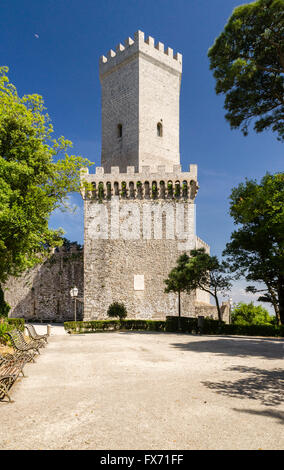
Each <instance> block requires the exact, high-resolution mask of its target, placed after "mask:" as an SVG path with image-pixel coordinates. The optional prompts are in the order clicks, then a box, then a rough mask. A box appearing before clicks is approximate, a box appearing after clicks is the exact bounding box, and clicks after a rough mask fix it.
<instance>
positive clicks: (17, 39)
mask: <svg viewBox="0 0 284 470" xmlns="http://www.w3.org/2000/svg"><path fill="white" fill-rule="evenodd" d="M242 3H247V2H242V1H241V0H175V1H172V0H155V2H153V1H149V0H136V1H134V0H128V1H127V0H120V1H115V0H103V1H97V0H80V1H79V0H44V1H42V0H25V1H22V0H1V2H0V57H1V59H0V60H1V65H7V66H9V68H10V79H11V81H12V82H13V83H14V84H15V85H16V86H17V89H18V91H19V93H20V94H25V93H38V94H41V95H42V96H43V97H44V100H45V103H46V106H47V108H48V113H49V114H50V116H51V118H52V121H53V124H54V128H55V130H56V133H57V135H62V134H63V135H64V136H65V137H66V138H68V139H70V140H72V141H73V143H74V153H77V154H81V155H82V156H84V157H88V158H89V159H90V160H91V161H93V162H95V163H96V164H97V165H99V164H100V144H101V116H100V83H99V77H98V60H99V56H100V55H102V54H106V53H107V52H108V50H109V49H111V48H115V46H116V45H117V44H118V43H119V42H123V41H124V40H125V39H126V38H127V37H128V36H132V37H133V34H134V32H135V31H137V30H138V29H140V30H142V31H144V32H145V35H146V36H148V35H150V36H153V37H154V38H155V40H156V41H161V42H163V43H164V44H165V46H166V47H167V46H169V47H171V48H173V49H174V51H175V52H181V53H182V54H183V76H182V86H181V101H180V122H181V129H180V144H181V145H180V150H181V163H182V166H183V168H184V169H185V170H186V169H187V168H188V165H189V164H190V163H197V164H198V180H199V186H200V190H199V194H198V197H197V199H196V204H197V234H198V236H199V237H200V238H202V239H203V240H204V241H206V242H207V243H209V245H210V246H211V253H212V254H216V255H218V256H220V255H221V253H222V250H223V249H224V247H225V244H226V242H228V241H229V239H230V233H231V232H232V230H233V227H234V226H233V223H232V220H231V218H230V216H229V213H228V210H229V200H228V197H229V194H230V191H231V188H232V187H234V186H236V185H237V184H238V183H240V182H241V181H244V179H245V178H246V177H247V178H256V179H258V180H259V179H260V178H261V177H262V176H263V175H264V174H265V173H266V172H267V171H268V172H271V173H274V172H276V171H280V170H282V171H283V144H280V143H279V142H278V141H277V140H276V136H275V135H272V134H271V133H270V132H266V133H263V134H255V133H254V132H253V130H251V132H250V134H249V136H248V137H244V136H243V135H242V134H241V132H240V131H239V130H234V131H232V130H231V129H230V127H229V124H228V123H227V122H226V121H225V118H224V114H225V112H224V109H223V103H224V97H222V96H216V94H215V91H214V85H215V83H214V79H213V76H212V72H211V71H210V70H209V61H208V58H207V51H208V48H209V47H210V46H211V45H212V44H213V42H214V39H215V38H216V37H217V36H218V35H219V33H220V32H221V31H222V29H223V27H224V25H225V23H226V21H227V19H228V18H229V16H230V14H231V12H232V10H233V9H234V8H235V7H236V6H238V5H240V4H242ZM36 35H38V36H39V37H36ZM71 203H72V204H77V205H78V209H77V212H76V213H75V214H67V213H61V212H59V211H56V213H55V214H54V215H53V216H52V217H51V221H50V224H51V226H52V227H54V228H58V227H59V226H61V227H63V229H64V230H65V231H66V237H67V238H69V239H71V240H77V241H79V242H80V243H82V242H83V208H82V202H81V199H80V196H78V195H71ZM238 285H239V286H240V288H239V291H238V289H237V287H236V289H235V291H234V300H238V299H241V298H242V297H241V296H242V295H243V292H241V290H242V289H243V285H241V283H239V284H238Z"/></svg>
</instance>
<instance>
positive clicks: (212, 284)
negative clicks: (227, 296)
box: [165, 248, 231, 321]
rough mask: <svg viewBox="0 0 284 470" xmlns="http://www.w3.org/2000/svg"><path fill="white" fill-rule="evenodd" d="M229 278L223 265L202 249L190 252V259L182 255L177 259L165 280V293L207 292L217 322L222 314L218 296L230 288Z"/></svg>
mask: <svg viewBox="0 0 284 470" xmlns="http://www.w3.org/2000/svg"><path fill="white" fill-rule="evenodd" d="M230 281H231V276H230V275H229V274H228V273H227V267H226V265H225V263H220V262H219V260H218V258H217V257H216V256H210V255H209V254H208V253H206V252H205V250H204V248H199V249H196V250H191V251H190V257H189V256H188V255H187V254H183V255H182V256H180V257H179V259H178V264H177V266H176V267H175V268H174V269H173V270H172V271H171V272H170V275H169V277H168V279H166V280H165V283H166V284H167V287H166V289H165V292H171V291H173V292H178V293H179V295H180V292H182V291H186V292H188V293H190V292H193V291H195V290H197V289H200V290H203V291H205V292H208V293H209V294H210V295H212V296H213V297H214V299H215V302H216V307H217V312H218V318H219V321H221V320H222V313H221V309H220V305H219V300H218V294H219V293H224V292H226V291H228V290H229V289H230V288H231V282H230Z"/></svg>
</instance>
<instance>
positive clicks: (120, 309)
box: [107, 302, 127, 320]
mask: <svg viewBox="0 0 284 470" xmlns="http://www.w3.org/2000/svg"><path fill="white" fill-rule="evenodd" d="M107 315H108V316H109V317H119V319H120V320H123V319H124V318H126V317H127V310H126V307H125V305H124V304H123V303H119V302H113V303H112V304H110V306H109V308H108V310H107Z"/></svg>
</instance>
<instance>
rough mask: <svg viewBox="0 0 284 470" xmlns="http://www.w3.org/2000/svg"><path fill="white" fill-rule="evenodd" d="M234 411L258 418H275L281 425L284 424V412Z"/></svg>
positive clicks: (236, 409) (237, 409)
mask: <svg viewBox="0 0 284 470" xmlns="http://www.w3.org/2000/svg"><path fill="white" fill-rule="evenodd" d="M233 410H234V411H238V412H239V413H249V414H252V415H257V416H266V417H267V418H275V419H277V420H278V421H279V423H280V424H284V411H276V410H261V411H257V410H241V409H239V408H233Z"/></svg>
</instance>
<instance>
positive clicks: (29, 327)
mask: <svg viewBox="0 0 284 470" xmlns="http://www.w3.org/2000/svg"><path fill="white" fill-rule="evenodd" d="M25 327H26V329H27V331H28V333H29V337H30V338H31V340H33V341H42V342H45V343H47V338H48V334H45V335H39V334H38V333H37V332H36V330H35V327H34V326H33V325H25Z"/></svg>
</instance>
